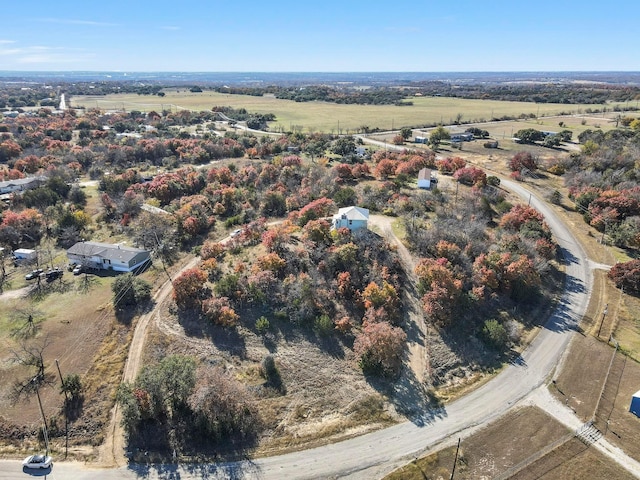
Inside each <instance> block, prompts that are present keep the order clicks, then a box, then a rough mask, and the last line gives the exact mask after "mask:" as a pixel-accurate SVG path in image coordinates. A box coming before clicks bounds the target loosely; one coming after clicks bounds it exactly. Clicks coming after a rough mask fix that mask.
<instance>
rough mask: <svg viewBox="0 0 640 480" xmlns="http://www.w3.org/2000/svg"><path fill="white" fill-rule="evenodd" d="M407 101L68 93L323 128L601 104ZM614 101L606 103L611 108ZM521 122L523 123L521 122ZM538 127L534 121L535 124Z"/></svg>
mask: <svg viewBox="0 0 640 480" xmlns="http://www.w3.org/2000/svg"><path fill="white" fill-rule="evenodd" d="M411 101H412V102H413V105H407V106H402V107H400V106H395V105H339V104H334V103H328V102H304V103H301V102H294V101H292V100H279V99H277V98H275V97H273V96H263V97H253V96H248V95H230V94H223V93H217V92H202V93H191V92H189V91H187V90H180V89H177V90H176V89H167V90H165V96H164V97H158V96H153V95H145V96H142V95H137V94H121V95H120V94H116V95H107V96H77V97H72V98H71V99H70V101H69V104H70V105H71V106H73V107H86V108H99V109H101V110H126V111H129V110H138V111H142V112H146V111H151V110H156V111H162V110H172V111H176V110H195V111H202V110H210V109H211V108H212V107H214V106H230V107H234V108H245V109H247V111H249V112H255V113H273V114H275V115H276V118H277V120H276V121H275V122H272V123H271V124H270V129H271V130H272V131H276V132H277V131H293V130H301V131H308V132H316V131H319V132H326V133H356V132H358V131H360V130H362V127H364V126H367V127H369V128H371V129H374V128H379V129H381V130H393V129H398V128H400V127H402V126H414V127H418V126H422V125H433V124H438V123H441V124H445V125H450V124H453V123H454V122H455V121H456V119H457V118H458V117H459V116H460V115H461V117H459V118H460V120H461V121H462V122H465V123H470V122H473V123H477V122H484V121H488V120H491V119H492V118H500V117H503V116H515V117H517V116H520V115H522V114H524V115H530V114H532V115H535V116H550V115H559V114H561V113H563V114H568V113H576V114H578V113H583V112H585V110H587V109H589V108H590V109H592V110H593V109H601V108H602V105H566V104H555V103H548V104H536V103H530V102H500V101H495V100H466V99H461V98H449V97H413V98H411ZM613 106H614V105H609V106H607V108H608V109H609V110H611V109H612V108H613ZM522 128H526V127H522ZM537 128H538V129H539V128H540V126H539V125H538V127H537Z"/></svg>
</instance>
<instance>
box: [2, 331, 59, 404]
mask: <svg viewBox="0 0 640 480" xmlns="http://www.w3.org/2000/svg"><path fill="white" fill-rule="evenodd" d="M50 343H51V342H50V341H49V339H48V338H44V339H43V340H42V341H41V342H38V343H32V344H27V343H24V342H23V343H21V344H20V348H19V349H17V350H12V353H13V361H14V362H15V363H17V364H19V365H22V366H23V367H26V369H27V373H26V374H25V375H24V376H22V377H21V378H18V379H16V380H15V381H14V383H13V386H12V388H11V393H10V394H9V396H10V399H11V400H12V401H13V402H14V403H17V402H18V401H19V400H21V399H28V398H29V396H30V395H32V394H33V393H35V391H36V389H38V388H40V387H41V386H42V385H47V384H52V383H53V375H52V374H49V373H48V372H47V371H46V365H45V362H44V351H45V350H46V348H47V347H48V346H49V345H50Z"/></svg>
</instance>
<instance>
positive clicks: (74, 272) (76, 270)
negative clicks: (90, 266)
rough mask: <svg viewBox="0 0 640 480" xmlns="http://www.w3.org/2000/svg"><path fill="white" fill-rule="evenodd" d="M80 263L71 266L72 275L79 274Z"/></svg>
mask: <svg viewBox="0 0 640 480" xmlns="http://www.w3.org/2000/svg"><path fill="white" fill-rule="evenodd" d="M82 270H83V269H82V265H76V266H75V267H73V270H72V272H73V274H74V275H80V274H81V273H82Z"/></svg>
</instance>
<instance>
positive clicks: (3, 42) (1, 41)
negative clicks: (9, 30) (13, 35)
mask: <svg viewBox="0 0 640 480" xmlns="http://www.w3.org/2000/svg"><path fill="white" fill-rule="evenodd" d="M10 43H16V41H15V40H2V39H1V38H0V45H8V44H10Z"/></svg>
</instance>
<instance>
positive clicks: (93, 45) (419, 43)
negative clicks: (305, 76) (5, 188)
mask: <svg viewBox="0 0 640 480" xmlns="http://www.w3.org/2000/svg"><path fill="white" fill-rule="evenodd" d="M0 18H1V19H2V21H1V22H0V70H30V71H36V70H93V71H99V70H115V71H125V72H126V71H189V72H223V71H226V72H343V71H348V72H355V71H390V72H393V71H412V72H450V71H460V72H464V71H579V70H595V71H606V70H622V71H640V35H638V27H639V25H638V22H639V21H640V2H639V1H637V0H627V1H619V0H612V1H609V2H596V1H593V0H580V1H576V0H532V1H529V2H519V1H504V0H485V1H477V0H476V1H466V0H458V1H456V2H445V1H441V0H440V1H429V0H427V1H420V0H418V1H411V2H410V1H405V0H395V1H393V0H389V1H384V2H382V1H378V0H369V1H362V0H353V1H350V0H326V1H314V0H300V1H295V2H294V1H289V0H278V1H273V2H268V1H253V0H225V1H222V0H177V1H176V0H173V1H165V0H155V1H141V0H128V1H122V0H111V1H91V0H82V1H80V0H59V1H57V2H43V1H42V0H15V1H8V0H5V1H3V2H1V3H0Z"/></svg>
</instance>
